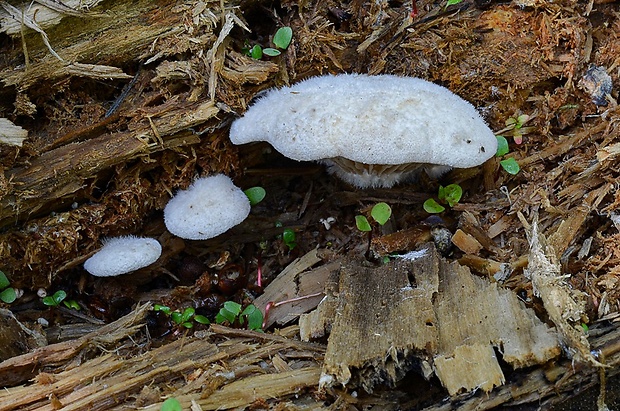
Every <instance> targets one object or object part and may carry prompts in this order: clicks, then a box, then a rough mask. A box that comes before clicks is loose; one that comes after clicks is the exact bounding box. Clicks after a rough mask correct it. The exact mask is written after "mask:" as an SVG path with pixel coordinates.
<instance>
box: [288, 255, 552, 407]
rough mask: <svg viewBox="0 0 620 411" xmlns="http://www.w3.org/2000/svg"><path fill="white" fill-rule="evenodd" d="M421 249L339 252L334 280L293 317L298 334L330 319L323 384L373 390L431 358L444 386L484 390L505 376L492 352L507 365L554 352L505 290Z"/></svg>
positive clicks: (546, 332) (547, 335)
mask: <svg viewBox="0 0 620 411" xmlns="http://www.w3.org/2000/svg"><path fill="white" fill-rule="evenodd" d="M423 250H424V252H423V253H421V257H419V258H417V259H415V260H413V261H397V262H392V263H389V264H387V265H384V266H381V267H377V268H372V267H365V266H361V265H360V264H359V263H356V262H355V261H353V260H348V261H347V262H346V263H344V264H343V266H342V269H341V270H340V273H339V281H338V283H337V287H336V288H337V289H336V290H333V291H332V292H331V293H328V295H327V297H326V299H325V300H324V301H322V302H321V304H319V307H318V309H317V311H316V312H315V313H310V314H308V315H304V316H302V317H301V319H300V329H301V335H302V337H306V338H307V337H309V336H314V337H316V336H318V335H320V334H321V331H323V330H328V329H330V328H331V334H330V336H329V340H328V344H327V351H326V354H325V363H324V365H323V371H322V377H321V383H322V384H323V385H327V386H330V385H335V384H353V385H361V386H362V387H364V388H365V389H366V390H372V388H373V387H374V386H375V385H377V384H378V383H387V384H394V383H395V382H396V381H398V380H399V379H400V378H401V377H402V376H403V375H404V373H405V372H407V371H409V370H410V369H413V368H418V369H421V370H423V373H424V374H425V377H427V378H428V377H430V375H431V374H432V372H431V371H430V370H431V367H432V368H433V369H434V371H435V373H436V375H437V376H438V377H439V379H440V380H441V382H442V384H443V385H444V386H445V387H446V388H447V390H448V392H449V393H450V394H451V395H455V394H457V393H458V392H459V391H461V390H463V389H464V390H466V391H472V390H475V389H477V388H482V389H483V390H484V391H486V392H488V391H490V390H491V389H492V388H493V387H494V386H500V385H502V384H503V383H504V381H505V378H504V375H503V372H502V370H501V368H500V366H499V363H498V359H497V357H496V355H497V354H496V351H497V352H500V353H501V355H502V358H503V360H504V361H506V362H507V363H508V364H510V365H511V366H513V367H514V368H521V367H527V366H531V365H535V364H541V363H544V362H546V361H548V360H550V359H552V358H555V357H557V356H558V355H559V354H560V352H561V349H560V347H559V344H558V339H557V336H556V334H555V332H554V331H553V330H551V329H549V328H548V327H547V326H546V325H545V324H544V323H542V322H541V321H540V320H539V319H538V318H537V317H536V316H535V314H534V312H533V311H532V310H530V309H527V308H526V307H525V306H524V305H523V303H522V302H521V301H519V299H518V298H517V297H516V296H515V295H514V294H513V293H511V292H510V291H508V290H504V289H501V288H499V287H498V286H497V283H490V282H488V281H487V280H485V279H482V278H479V277H476V276H473V275H472V274H471V273H470V272H469V269H468V268H467V267H463V266H460V265H459V264H458V263H456V262H452V263H448V262H446V261H445V260H443V259H442V258H440V257H439V256H438V254H437V252H436V251H435V249H434V247H433V246H431V245H427V246H425V248H424V249H423ZM323 306H328V307H331V309H323ZM360 341H364V343H363V344H360ZM344 347H346V348H344Z"/></svg>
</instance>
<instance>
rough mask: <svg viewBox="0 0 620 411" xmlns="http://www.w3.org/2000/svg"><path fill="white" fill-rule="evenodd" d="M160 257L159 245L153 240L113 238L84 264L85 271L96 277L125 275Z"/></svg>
mask: <svg viewBox="0 0 620 411" xmlns="http://www.w3.org/2000/svg"><path fill="white" fill-rule="evenodd" d="M160 255H161V244H159V242H158V241H157V240H155V239H154V238H143V237H135V236H127V237H114V238H109V239H107V240H105V241H104V243H103V247H102V248H101V249H100V250H99V251H97V252H96V253H95V254H94V255H93V256H92V257H90V258H89V259H88V260H86V261H85V262H84V268H85V269H86V271H88V272H89V273H91V274H92V275H94V276H96V277H113V276H117V275H121V274H127V273H130V272H132V271H135V270H138V269H140V268H143V267H146V266H149V265H151V264H153V263H154V262H155V261H157V259H158V258H159V256H160Z"/></svg>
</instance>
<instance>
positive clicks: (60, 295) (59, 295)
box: [52, 290, 67, 305]
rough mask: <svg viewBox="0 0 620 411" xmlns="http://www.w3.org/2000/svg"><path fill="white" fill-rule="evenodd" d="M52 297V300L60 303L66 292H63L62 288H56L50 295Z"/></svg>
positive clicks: (65, 296)
mask: <svg viewBox="0 0 620 411" xmlns="http://www.w3.org/2000/svg"><path fill="white" fill-rule="evenodd" d="M52 298H53V299H54V301H55V302H56V305H58V304H60V303H61V302H62V301H63V300H64V299H65V298H67V293H66V292H64V291H63V290H58V291H56V292H55V293H54V295H53V296H52Z"/></svg>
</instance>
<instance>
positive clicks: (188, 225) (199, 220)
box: [164, 174, 250, 240]
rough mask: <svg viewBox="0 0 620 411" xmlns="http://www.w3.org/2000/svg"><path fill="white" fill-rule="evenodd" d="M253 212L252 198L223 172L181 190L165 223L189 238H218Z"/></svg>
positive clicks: (169, 205)
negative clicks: (251, 206)
mask: <svg viewBox="0 0 620 411" xmlns="http://www.w3.org/2000/svg"><path fill="white" fill-rule="evenodd" d="M249 214H250V200H248V197H247V196H246V195H245V193H244V192H243V191H242V190H241V189H240V188H239V187H237V186H235V185H234V184H233V182H232V181H231V179H230V178H229V177H228V176H225V175H223V174H218V175H214V176H211V177H205V178H199V179H197V180H196V181H194V183H193V184H192V185H191V186H190V187H189V188H188V189H187V190H181V191H179V192H178V193H177V194H176V195H175V196H174V197H173V198H172V199H171V200H170V201H169V202H168V204H166V207H165V208H164V222H165V223H166V228H168V231H170V232H171V233H172V234H174V235H176V236H178V237H181V238H184V239H187V240H206V239H209V238H213V237H216V236H218V235H220V234H222V233H224V232H226V231H228V230H229V229H230V228H232V227H234V226H236V225H237V224H239V223H241V222H242V221H243V220H245V219H246V218H247V216H248V215H249Z"/></svg>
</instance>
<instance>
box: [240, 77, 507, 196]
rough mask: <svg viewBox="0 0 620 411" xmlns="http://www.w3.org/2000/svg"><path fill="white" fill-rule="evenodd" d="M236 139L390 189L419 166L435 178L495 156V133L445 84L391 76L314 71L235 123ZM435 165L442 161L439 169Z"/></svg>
mask: <svg viewBox="0 0 620 411" xmlns="http://www.w3.org/2000/svg"><path fill="white" fill-rule="evenodd" d="M230 139H231V141H232V142H233V143H234V144H245V143H249V142H253V141H267V142H269V143H270V144H271V145H272V146H274V147H275V149H276V150H278V151H279V152H280V153H282V154H283V155H285V156H287V157H289V158H292V159H294V160H298V161H321V162H323V163H325V164H327V165H328V166H329V168H330V171H331V172H334V173H336V174H337V175H338V176H339V177H341V178H342V179H343V180H345V181H347V182H349V183H351V184H353V185H356V186H358V187H361V188H364V187H391V186H393V185H394V184H396V183H398V182H400V181H402V180H403V179H404V178H406V177H407V176H408V175H410V174H411V173H412V172H413V171H415V170H416V169H418V168H420V166H426V167H427V168H428V166H429V165H431V166H432V167H430V174H433V175H434V176H437V175H438V174H441V173H443V172H445V171H447V170H449V169H450V168H452V167H456V168H469V167H474V166H477V165H480V164H482V163H484V162H485V161H486V160H488V159H489V158H491V157H492V156H493V155H494V154H495V152H496V150H497V139H496V138H495V136H494V135H493V132H492V131H491V130H490V129H489V127H488V126H487V125H486V123H485V122H484V120H483V119H482V117H480V115H479V114H478V112H477V111H476V109H475V108H474V107H473V106H472V105H471V104H470V103H468V102H467V101H465V100H463V99H462V98H460V97H459V96H457V95H456V94H454V93H452V92H451V91H449V90H448V89H446V88H444V87H441V86H438V85H436V84H433V83H430V82H428V81H425V80H421V79H418V78H412V77H398V76H391V75H380V76H368V75H362V74H359V75H358V74H341V75H336V76H331V75H329V76H322V77H314V78H311V79H309V80H305V81H302V82H300V83H298V84H296V85H294V86H292V87H284V88H281V89H277V90H275V89H274V90H271V91H269V92H267V93H266V94H265V95H264V96H263V97H261V98H260V99H258V101H257V102H256V103H255V104H254V105H253V106H252V107H250V109H249V110H248V111H247V112H246V113H245V115H244V116H243V117H242V118H239V119H237V120H236V121H235V122H234V123H233V125H232V127H231V129H230ZM436 166H440V167H439V168H437V167H436Z"/></svg>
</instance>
